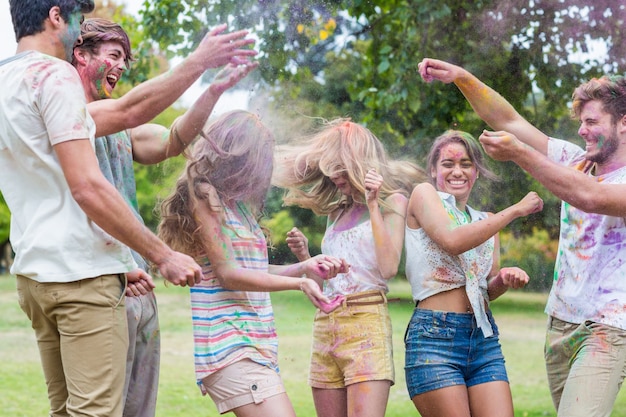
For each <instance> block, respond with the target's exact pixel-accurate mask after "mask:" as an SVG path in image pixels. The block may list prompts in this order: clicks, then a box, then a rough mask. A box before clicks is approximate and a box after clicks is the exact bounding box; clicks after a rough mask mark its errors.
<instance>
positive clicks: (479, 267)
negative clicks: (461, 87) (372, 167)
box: [405, 130, 543, 417]
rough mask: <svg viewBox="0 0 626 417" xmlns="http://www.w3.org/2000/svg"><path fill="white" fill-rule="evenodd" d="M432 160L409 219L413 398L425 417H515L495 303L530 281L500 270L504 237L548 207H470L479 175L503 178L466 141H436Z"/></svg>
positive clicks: (537, 203) (532, 199)
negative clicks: (520, 220)
mask: <svg viewBox="0 0 626 417" xmlns="http://www.w3.org/2000/svg"><path fill="white" fill-rule="evenodd" d="M427 161H428V162H427V163H428V165H427V170H428V174H429V176H430V179H431V183H430V184H429V183H423V184H419V185H418V186H416V187H415V189H414V190H413V193H412V194H411V198H410V200H409V205H408V208H407V221H406V237H405V244H406V251H407V256H406V259H407V261H406V273H407V278H408V279H409V282H410V283H411V288H412V293H413V298H414V300H415V301H416V303H417V304H416V308H415V310H414V313H413V316H412V317H411V321H410V323H409V326H408V329H407V333H406V336H405V345H406V358H405V377H406V381H407V388H408V390H409V396H410V398H411V399H412V400H413V403H414V404H415V407H416V408H417V410H418V411H419V413H420V414H421V415H422V417H436V416H447V415H455V416H466V417H470V416H482V417H496V416H497V417H512V416H513V402H512V399H511V391H510V388H509V384H508V379H507V375H506V369H505V368H504V357H503V356H502V351H501V348H500V343H499V340H498V329H497V327H496V325H495V322H494V321H493V317H492V316H491V313H490V311H489V300H493V299H495V298H497V297H498V296H500V295H502V294H503V293H504V292H505V291H506V290H507V289H508V288H521V287H523V286H524V285H526V284H527V283H528V275H527V274H526V273H525V272H524V271H523V270H521V269H519V268H516V267H512V268H502V269H500V266H499V243H498V236H497V234H498V232H499V231H500V230H501V229H502V228H504V227H505V226H507V225H508V224H509V223H510V222H511V221H513V220H514V219H516V218H518V217H522V216H526V215H529V214H531V213H536V212H538V211H541V209H542V208H543V201H542V200H541V198H539V196H538V195H537V194H536V193H534V192H530V193H528V195H526V197H524V198H523V199H522V200H521V201H520V202H518V203H517V204H514V205H512V206H510V207H508V208H506V209H504V210H502V211H500V212H499V213H496V214H492V213H485V212H480V211H476V210H474V209H472V208H471V207H469V206H468V205H467V201H468V199H469V197H470V193H471V191H472V188H473V186H474V183H475V181H476V180H477V178H478V177H479V174H482V175H483V177H486V178H490V179H495V178H496V177H495V175H494V174H493V173H492V172H491V171H489V169H488V168H487V167H486V166H485V165H484V163H483V156H482V152H481V148H480V145H479V143H478V142H477V141H476V139H474V137H473V136H472V135H470V134H468V133H465V132H460V131H454V130H449V131H447V132H445V133H444V134H443V135H441V136H439V137H438V138H437V139H436V140H435V142H434V143H433V145H432V147H431V149H430V152H429V154H428V159H427Z"/></svg>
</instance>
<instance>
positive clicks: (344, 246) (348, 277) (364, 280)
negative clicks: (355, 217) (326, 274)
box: [322, 214, 389, 298]
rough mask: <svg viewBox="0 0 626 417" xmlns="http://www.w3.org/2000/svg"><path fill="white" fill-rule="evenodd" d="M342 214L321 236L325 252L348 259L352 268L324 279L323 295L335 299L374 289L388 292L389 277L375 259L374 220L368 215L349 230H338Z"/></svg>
mask: <svg viewBox="0 0 626 417" xmlns="http://www.w3.org/2000/svg"><path fill="white" fill-rule="evenodd" d="M340 217H341V214H340V215H338V216H337V217H336V219H335V221H334V222H332V223H330V224H329V225H328V227H327V228H326V232H325V233H324V238H323V239H322V253H323V254H326V255H332V256H334V257H336V258H339V259H345V260H346V261H347V263H348V265H350V270H349V271H348V272H347V273H345V274H337V276H336V277H335V278H333V279H329V280H325V281H324V295H326V296H328V297H329V298H333V297H334V296H337V295H349V294H354V293H358V292H363V291H372V290H380V291H383V292H385V293H387V292H388V291H389V289H388V287H387V280H386V279H384V278H383V276H382V275H381V273H380V270H379V269H378V262H377V261H376V250H375V247H374V245H375V242H374V233H373V231H372V221H371V220H370V219H369V218H368V219H367V220H365V221H364V222H362V223H359V224H357V225H356V226H354V227H352V228H350V229H346V230H337V229H336V228H335V226H336V223H337V220H338V219H339V218H340Z"/></svg>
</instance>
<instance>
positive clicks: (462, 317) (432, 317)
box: [413, 308, 493, 329]
mask: <svg viewBox="0 0 626 417" xmlns="http://www.w3.org/2000/svg"><path fill="white" fill-rule="evenodd" d="M413 318H414V319H417V320H420V321H427V322H432V323H433V324H434V325H438V326H444V325H446V324H447V325H449V326H454V327H457V328H467V329H475V328H477V327H478V324H477V323H476V317H475V316H474V313H455V312H452V311H439V310H427V309H424V308H416V309H414V310H413ZM487 319H488V320H489V322H490V324H491V325H493V316H492V314H491V311H487Z"/></svg>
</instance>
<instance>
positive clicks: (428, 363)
mask: <svg viewBox="0 0 626 417" xmlns="http://www.w3.org/2000/svg"><path fill="white" fill-rule="evenodd" d="M487 315H488V318H489V322H490V323H491V327H492V328H493V336H492V337H488V338H485V337H484V336H483V332H482V330H480V329H479V328H478V326H477V324H476V319H475V318H474V315H473V314H472V313H452V312H446V311H433V310H425V309H420V308H416V309H415V310H414V312H413V317H411V321H410V322H409V326H408V328H407V330H406V335H405V337H404V343H405V346H406V357H405V366H404V370H405V376H406V385H407V388H408V390H409V396H410V398H413V397H414V396H416V395H418V394H423V393H424V392H428V391H433V390H436V389H440V388H445V387H449V386H453V385H465V386H467V387H471V386H473V385H478V384H484V383H486V382H493V381H505V382H508V381H509V380H508V378H507V375H506V369H505V367H504V356H503V355H502V349H501V347H500V342H499V339H498V334H499V333H498V327H497V326H496V323H495V321H494V320H493V316H492V315H491V312H488V313H487Z"/></svg>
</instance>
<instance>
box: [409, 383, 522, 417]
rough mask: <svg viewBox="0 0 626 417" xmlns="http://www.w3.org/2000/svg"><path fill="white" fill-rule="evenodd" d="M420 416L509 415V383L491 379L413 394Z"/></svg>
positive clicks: (508, 416)
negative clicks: (470, 385) (482, 382)
mask: <svg viewBox="0 0 626 417" xmlns="http://www.w3.org/2000/svg"><path fill="white" fill-rule="evenodd" d="M413 404H415V408H417V411H419V413H420V414H421V415H422V417H443V416H445V417H470V416H471V417H513V400H512V398H511V389H510V387H509V384H508V383H506V382H504V381H494V382H488V383H485V384H479V385H474V386H472V387H470V388H467V387H466V386H465V385H454V386H452V387H446V388H441V389H437V390H434V391H429V392H425V393H423V394H419V395H416V396H415V397H413Z"/></svg>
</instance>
